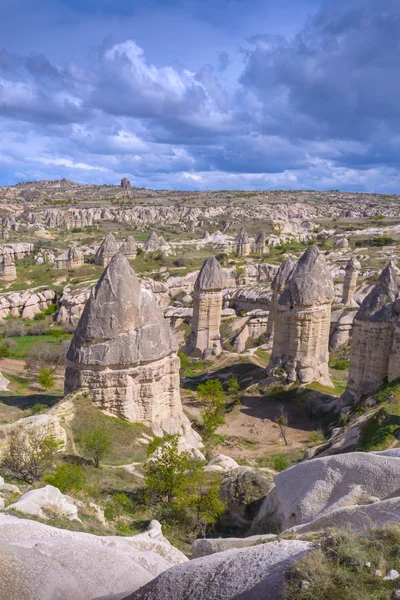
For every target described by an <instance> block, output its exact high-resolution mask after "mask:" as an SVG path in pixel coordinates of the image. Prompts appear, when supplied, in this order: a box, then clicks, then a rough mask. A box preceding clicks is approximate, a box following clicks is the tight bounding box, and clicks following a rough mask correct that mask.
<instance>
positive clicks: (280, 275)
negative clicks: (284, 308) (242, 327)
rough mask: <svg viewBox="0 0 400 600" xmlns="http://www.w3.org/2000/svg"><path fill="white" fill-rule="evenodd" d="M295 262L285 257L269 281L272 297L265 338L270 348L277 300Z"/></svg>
mask: <svg viewBox="0 0 400 600" xmlns="http://www.w3.org/2000/svg"><path fill="white" fill-rule="evenodd" d="M296 264H297V263H296V261H294V260H290V259H289V258H285V260H284V261H283V262H282V263H281V264H280V266H279V269H278V270H277V272H276V275H275V277H274V279H273V281H272V283H271V290H272V298H271V306H270V309H269V314H268V323H267V331H266V333H265V338H266V340H267V343H268V346H269V348H270V349H272V346H273V341H274V331H275V322H276V319H277V311H278V300H279V297H280V295H281V294H282V292H283V291H284V289H285V288H286V286H287V285H288V282H289V279H290V277H291V275H292V273H293V271H294V269H295V267H296Z"/></svg>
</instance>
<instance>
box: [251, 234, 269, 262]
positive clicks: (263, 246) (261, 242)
mask: <svg viewBox="0 0 400 600" xmlns="http://www.w3.org/2000/svg"><path fill="white" fill-rule="evenodd" d="M254 252H255V253H256V254H259V255H260V256H263V255H264V254H267V253H268V252H269V248H268V246H267V236H266V235H265V232H264V231H260V233H259V234H258V235H257V237H256V239H255V242H254Z"/></svg>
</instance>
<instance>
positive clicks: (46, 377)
mask: <svg viewBox="0 0 400 600" xmlns="http://www.w3.org/2000/svg"><path fill="white" fill-rule="evenodd" d="M38 382H39V383H40V385H41V386H42V387H43V388H44V389H45V390H51V388H53V387H54V386H55V379H54V370H53V369H49V368H47V367H43V368H42V369H40V371H39V374H38Z"/></svg>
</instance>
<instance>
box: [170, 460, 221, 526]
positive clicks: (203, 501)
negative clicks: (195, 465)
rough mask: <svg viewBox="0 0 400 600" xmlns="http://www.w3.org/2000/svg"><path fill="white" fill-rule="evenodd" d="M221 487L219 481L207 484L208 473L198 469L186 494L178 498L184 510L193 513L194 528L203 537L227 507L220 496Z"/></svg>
mask: <svg viewBox="0 0 400 600" xmlns="http://www.w3.org/2000/svg"><path fill="white" fill-rule="evenodd" d="M219 488H220V484H219V482H214V483H212V484H211V485H207V482H206V473H204V471H201V470H197V471H196V472H195V473H194V476H193V478H192V481H191V483H190V487H189V489H187V490H185V494H184V495H182V496H181V497H180V498H179V500H178V503H179V505H180V507H181V508H182V509H183V510H185V509H187V510H189V511H190V512H191V513H192V516H193V520H194V530H195V531H196V532H197V533H199V534H200V535H202V536H203V537H205V536H206V534H207V527H208V526H209V525H215V523H216V521H217V519H218V517H219V516H221V514H222V513H223V512H224V509H225V506H224V503H223V502H222V500H221V498H220V496H219Z"/></svg>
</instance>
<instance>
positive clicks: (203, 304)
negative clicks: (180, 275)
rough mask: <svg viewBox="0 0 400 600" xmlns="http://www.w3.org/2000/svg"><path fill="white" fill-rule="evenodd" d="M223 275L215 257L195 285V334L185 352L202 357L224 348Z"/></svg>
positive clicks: (202, 271) (206, 265) (213, 354)
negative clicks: (222, 333) (222, 338)
mask: <svg viewBox="0 0 400 600" xmlns="http://www.w3.org/2000/svg"><path fill="white" fill-rule="evenodd" d="M223 287H224V274H223V271H222V269H221V267H220V265H219V263H218V261H217V260H216V259H215V258H214V257H213V256H212V257H210V258H208V259H207V260H206V261H205V263H204V265H203V266H202V268H201V270H200V273H199V275H198V277H197V279H196V282H195V285H194V296H193V321H192V331H191V333H190V335H189V338H188V342H187V348H186V350H185V351H186V353H187V354H190V355H192V356H197V357H199V358H209V357H211V356H217V355H218V354H220V353H221V352H222V346H221V335H220V326H221V312H222V290H223Z"/></svg>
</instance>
